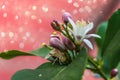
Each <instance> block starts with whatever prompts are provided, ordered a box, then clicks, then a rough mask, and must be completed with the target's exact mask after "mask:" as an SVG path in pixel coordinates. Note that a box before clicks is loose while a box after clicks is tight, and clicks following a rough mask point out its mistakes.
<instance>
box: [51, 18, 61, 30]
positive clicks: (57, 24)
mask: <svg viewBox="0 0 120 80" xmlns="http://www.w3.org/2000/svg"><path fill="white" fill-rule="evenodd" d="M50 24H51V26H52V28H53V29H54V30H57V31H59V30H60V24H59V23H58V22H57V21H56V20H53V21H52V22H51V23H50Z"/></svg>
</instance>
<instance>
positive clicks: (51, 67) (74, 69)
mask: <svg viewBox="0 0 120 80" xmlns="http://www.w3.org/2000/svg"><path fill="white" fill-rule="evenodd" d="M86 63H87V52H86V49H83V50H82V51H81V53H80V55H78V57H77V58H76V59H75V60H73V62H72V63H71V64H69V65H68V66H60V65H57V64H51V63H45V64H43V65H41V66H39V67H38V68H36V69H35V70H32V69H25V70H21V71H18V72H17V73H16V74H15V75H13V77H12V80H81V79H82V75H83V72H84V70H85V66H86Z"/></svg>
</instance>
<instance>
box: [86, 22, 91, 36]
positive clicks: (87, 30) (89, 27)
mask: <svg viewBox="0 0 120 80" xmlns="http://www.w3.org/2000/svg"><path fill="white" fill-rule="evenodd" d="M92 28H93V23H92V22H91V23H89V24H88V25H87V26H86V31H85V33H84V35H85V34H87V33H88V32H89V31H90V30H92Z"/></svg>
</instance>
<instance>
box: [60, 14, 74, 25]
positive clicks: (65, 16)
mask: <svg viewBox="0 0 120 80" xmlns="http://www.w3.org/2000/svg"><path fill="white" fill-rule="evenodd" d="M68 17H69V18H72V16H71V14H70V13H68V12H65V13H64V14H63V15H62V20H63V22H64V23H65V24H67V23H68V22H69V20H68Z"/></svg>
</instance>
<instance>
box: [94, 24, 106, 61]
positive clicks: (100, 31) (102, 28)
mask: <svg viewBox="0 0 120 80" xmlns="http://www.w3.org/2000/svg"><path fill="white" fill-rule="evenodd" d="M107 25H108V22H103V23H101V24H100V25H99V26H98V29H97V34H98V35H99V36H101V39H99V38H96V42H97V46H98V56H97V59H98V60H99V61H100V60H101V57H102V54H101V49H102V47H103V42H104V38H105V33H106V30H107Z"/></svg>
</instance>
